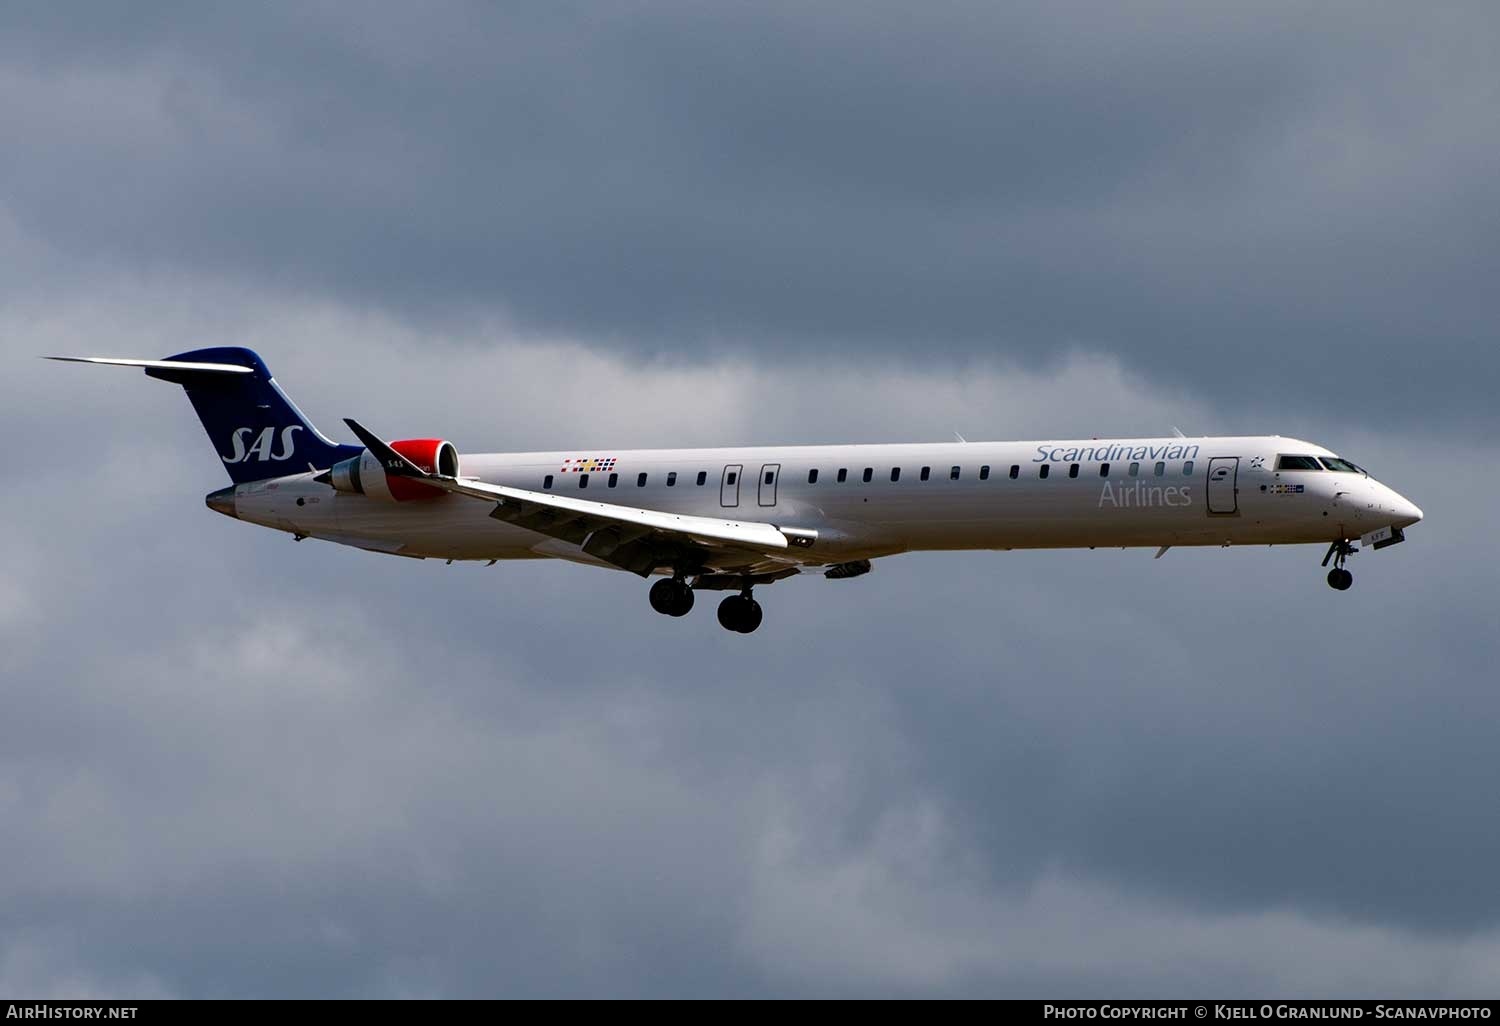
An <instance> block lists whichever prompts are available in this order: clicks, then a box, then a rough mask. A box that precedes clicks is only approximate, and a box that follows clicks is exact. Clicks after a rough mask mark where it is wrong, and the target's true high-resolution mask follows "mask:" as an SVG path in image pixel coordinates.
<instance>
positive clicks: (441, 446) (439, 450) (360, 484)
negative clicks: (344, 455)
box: [320, 438, 458, 502]
mask: <svg viewBox="0 0 1500 1026" xmlns="http://www.w3.org/2000/svg"><path fill="white" fill-rule="evenodd" d="M391 448H392V449H395V450H396V451H397V452H399V453H400V454H401V455H402V456H405V457H406V458H407V459H408V460H410V461H411V462H412V463H415V464H416V465H417V466H418V467H420V468H421V469H422V471H423V473H427V474H441V475H442V476H444V477H457V476H458V450H457V449H455V448H454V447H453V443H452V442H445V441H443V440H442V439H441V438H408V439H404V440H402V441H399V442H392V443H391ZM328 474H329V481H328V483H329V484H331V485H333V487H334V489H335V490H337V491H340V492H349V493H352V494H354V495H364V496H368V497H369V498H371V499H381V500H384V501H385V502H412V501H414V500H418V499H435V498H437V497H438V496H440V495H446V494H447V493H446V492H444V491H443V490H442V489H441V488H434V487H432V486H431V485H425V484H423V483H422V482H421V481H417V480H414V479H413V478H410V477H405V476H402V475H401V474H397V473H389V472H387V470H386V468H385V467H384V466H383V465H382V464H381V462H380V460H379V459H377V458H376V456H375V454H374V453H372V452H370V450H369V449H366V450H365V451H364V452H362V453H360V454H359V455H358V456H355V457H353V458H352V459H347V460H344V461H343V462H342V463H335V464H334V465H333V468H332V469H331V470H329V472H328ZM320 480H321V478H320Z"/></svg>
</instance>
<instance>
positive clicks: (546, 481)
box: [542, 474, 552, 488]
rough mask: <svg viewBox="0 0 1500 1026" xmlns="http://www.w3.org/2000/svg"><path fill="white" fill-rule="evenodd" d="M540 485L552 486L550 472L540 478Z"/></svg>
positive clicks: (544, 486)
mask: <svg viewBox="0 0 1500 1026" xmlns="http://www.w3.org/2000/svg"><path fill="white" fill-rule="evenodd" d="M542 487H543V488H551V487H552V475H551V474H548V475H547V476H546V477H544V478H542Z"/></svg>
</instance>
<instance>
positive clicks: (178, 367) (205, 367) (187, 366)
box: [42, 356, 255, 374]
mask: <svg viewBox="0 0 1500 1026" xmlns="http://www.w3.org/2000/svg"><path fill="white" fill-rule="evenodd" d="M42 359H44V360H61V361H62V362H64V363H102V364H107V365H109V366H111V367H144V368H149V369H151V370H170V371H202V372H204V373H207V374H254V373H255V369H254V368H253V367H241V366H240V365H239V364H234V363H186V362H183V361H180V360H127V359H122V358H119V357H114V356H44V357H42Z"/></svg>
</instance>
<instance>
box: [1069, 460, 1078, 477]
mask: <svg viewBox="0 0 1500 1026" xmlns="http://www.w3.org/2000/svg"><path fill="white" fill-rule="evenodd" d="M1068 476H1069V477H1077V476H1078V464H1076V463H1069V464H1068Z"/></svg>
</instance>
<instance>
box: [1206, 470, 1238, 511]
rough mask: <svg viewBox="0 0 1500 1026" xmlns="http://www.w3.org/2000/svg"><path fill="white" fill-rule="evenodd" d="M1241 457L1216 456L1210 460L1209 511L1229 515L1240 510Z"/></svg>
mask: <svg viewBox="0 0 1500 1026" xmlns="http://www.w3.org/2000/svg"><path fill="white" fill-rule="evenodd" d="M1239 476H1240V458H1239V457H1238V456H1215V457H1214V458H1213V459H1211V460H1209V461H1208V512H1209V513H1210V514H1214V515H1218V516H1227V515H1229V514H1232V513H1238V512H1239V511H1240V499H1239V496H1240V489H1239Z"/></svg>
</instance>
